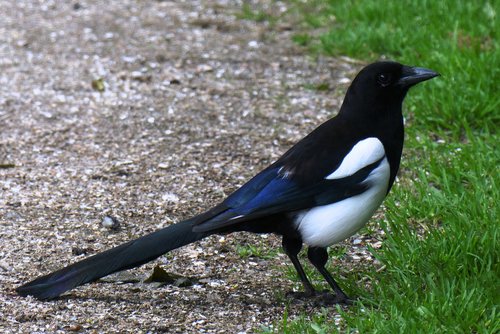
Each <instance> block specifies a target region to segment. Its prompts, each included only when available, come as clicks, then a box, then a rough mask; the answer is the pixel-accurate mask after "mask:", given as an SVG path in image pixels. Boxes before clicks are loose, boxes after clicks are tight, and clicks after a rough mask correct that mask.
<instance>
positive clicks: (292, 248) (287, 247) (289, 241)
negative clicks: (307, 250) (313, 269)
mask: <svg viewBox="0 0 500 334" xmlns="http://www.w3.org/2000/svg"><path fill="white" fill-rule="evenodd" d="M282 245H283V249H284V251H285V253H286V255H288V257H289V258H290V260H291V261H292V263H293V266H294V267H295V270H297V273H298V274H299V277H300V280H301V282H302V285H304V293H301V294H297V295H298V296H299V297H300V296H304V297H310V296H314V295H315V294H316V291H315V290H314V288H313V286H312V284H311V282H309V279H308V278H307V276H306V273H305V272H304V268H302V265H301V264H300V262H299V259H298V258H297V254H299V252H300V250H301V249H302V240H300V239H297V238H290V237H286V236H283V240H282Z"/></svg>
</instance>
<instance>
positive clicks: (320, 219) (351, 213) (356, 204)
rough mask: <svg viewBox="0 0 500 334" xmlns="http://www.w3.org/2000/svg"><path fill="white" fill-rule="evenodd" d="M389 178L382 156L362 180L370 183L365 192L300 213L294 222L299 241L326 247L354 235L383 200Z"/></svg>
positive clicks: (388, 169)
mask: <svg viewBox="0 0 500 334" xmlns="http://www.w3.org/2000/svg"><path fill="white" fill-rule="evenodd" d="M389 177H390V168H389V163H388V161H387V158H384V160H382V162H381V163H380V164H379V165H378V166H377V168H375V169H374V170H373V171H372V172H371V173H370V174H369V175H368V177H367V178H366V180H365V181H364V182H363V183H366V184H367V185H368V186H369V188H368V190H366V191H365V192H363V193H361V194H359V195H357V196H353V197H350V198H347V199H345V200H343V201H340V202H336V203H332V204H328V205H324V206H319V207H315V208H313V209H309V210H304V211H302V212H299V213H298V214H297V215H296V216H295V224H296V225H297V229H298V230H299V232H300V234H301V236H302V240H303V241H304V242H305V243H306V244H307V245H309V246H313V247H328V246H330V245H333V244H335V243H337V242H339V241H342V240H344V239H346V238H348V237H350V236H351V235H353V234H354V233H355V232H356V231H358V230H359V229H360V228H361V227H363V226H364V225H365V224H366V223H367V222H368V220H369V219H370V218H371V216H372V215H373V213H374V212H375V210H377V208H378V207H379V206H380V204H381V203H382V201H383V200H384V198H385V195H386V193H387V187H388V185H389Z"/></svg>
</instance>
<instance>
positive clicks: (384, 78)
mask: <svg viewBox="0 0 500 334" xmlns="http://www.w3.org/2000/svg"><path fill="white" fill-rule="evenodd" d="M377 82H378V83H379V84H380V85H381V86H382V87H387V86H389V84H390V83H391V76H390V75H389V74H386V73H380V74H379V75H377Z"/></svg>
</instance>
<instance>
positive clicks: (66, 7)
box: [0, 0, 371, 333]
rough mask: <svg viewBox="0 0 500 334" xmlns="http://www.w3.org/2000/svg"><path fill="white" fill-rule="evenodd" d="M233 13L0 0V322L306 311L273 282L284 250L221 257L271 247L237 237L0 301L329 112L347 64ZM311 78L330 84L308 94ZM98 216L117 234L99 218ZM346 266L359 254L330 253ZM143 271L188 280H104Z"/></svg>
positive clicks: (199, 207) (206, 188) (252, 323)
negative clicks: (76, 284) (315, 56)
mask: <svg viewBox="0 0 500 334" xmlns="http://www.w3.org/2000/svg"><path fill="white" fill-rule="evenodd" d="M262 2H263V3H264V4H261V5H262V6H264V7H265V2H264V1H262ZM270 3H272V6H273V7H271V8H269V9H268V10H272V11H274V12H278V11H284V10H285V9H286V8H285V7H284V6H285V5H284V4H281V3H280V2H274V1H273V2H270ZM240 11H241V3H237V2H235V1H230V0H227V1H215V0H211V1H209V0H207V1H179V2H177V1H160V0H158V1H132V0H126V1H112V2H103V1H79V2H76V1H64V2H63V1H19V2H18V1H8V0H3V1H0V13H2V15H1V16H2V17H1V19H0V226H1V227H0V240H1V245H2V247H1V249H0V280H1V288H0V291H1V294H0V308H1V310H2V311H1V313H2V316H1V318H0V331H1V332H8V333H17V332H19V333H42V332H43V333H45V332H46V333H55V332H61V333H63V332H90V333H101V332H102V333H125V332H131V333H141V332H144V333H145V332H153V333H156V332H168V333H183V332H189V333H198V332H220V333H223V332H227V333H237V332H252V331H255V330H256V329H259V328H260V327H261V326H269V325H270V324H272V323H273V322H275V321H279V320H280V319H282V317H283V313H284V311H285V309H287V310H288V314H289V317H290V318H293V317H295V316H296V315H298V314H300V313H301V312H304V311H305V312H308V313H313V312H316V311H318V310H317V309H315V308H314V307H313V306H312V305H309V304H308V303H300V302H299V303H297V302H289V301H288V300H287V299H286V298H285V297H283V296H284V295H285V293H286V292H287V291H289V290H291V289H293V288H297V287H299V286H298V284H297V283H294V282H291V281H290V280H288V279H287V278H286V277H284V275H283V267H284V266H285V264H287V263H288V261H287V259H286V257H285V256H284V255H283V254H281V253H278V254H277V255H276V256H274V257H273V258H271V259H262V258H260V257H242V256H240V255H238V252H237V250H238V249H241V247H244V246H245V245H246V244H254V245H257V246H258V247H262V248H263V249H267V248H274V249H275V250H277V249H279V245H280V240H279V239H278V238H276V237H274V236H254V235H249V234H243V233H242V234H237V235H230V236H225V237H220V236H214V237H211V238H209V239H206V240H204V241H201V242H198V243H196V244H194V245H190V246H187V247H184V248H182V249H180V250H177V251H175V252H172V253H171V254H169V255H167V256H164V257H162V258H160V259H158V260H157V261H154V262H153V263H150V264H147V265H145V266H143V267H141V268H139V269H135V270H131V271H129V272H128V274H127V276H118V277H116V276H115V278H113V277H112V278H111V279H109V280H107V281H105V282H99V283H95V284H90V285H86V286H84V287H81V288H78V289H75V290H73V291H71V292H69V293H67V294H66V295H64V296H63V297H62V298H60V299H58V300H55V301H51V302H38V301H36V300H34V299H32V298H20V297H18V296H17V295H16V294H15V293H14V288H15V287H16V286H17V285H19V284H20V283H22V282H25V281H27V280H28V279H32V278H34V277H36V276H38V275H40V274H42V273H47V272H49V271H51V270H54V269H57V268H60V267H61V266H64V265H66V264H69V263H71V262H74V261H75V260H78V259H81V258H83V257H85V256H88V255H90V254H94V253H96V252H98V251H101V250H104V249H107V248H109V247H111V246H114V245H118V244H120V243H122V242H124V241H127V240H130V239H131V238H135V237H138V236H141V235H143V234H145V233H148V232H151V231H154V230H156V229H158V228H160V227H163V226H166V225H168V224H171V223H174V222H177V221H179V220H182V219H183V218H187V217H189V216H192V215H194V214H196V213H199V212H201V211H203V210H204V209H207V208H209V207H210V206H211V205H213V204H215V203H217V202H218V201H220V200H222V199H223V198H224V197H225V196H226V195H228V194H229V193H230V192H231V191H232V190H234V189H235V188H236V187H238V186H240V185H241V184H243V182H244V181H245V180H247V179H248V178H250V177H251V176H252V175H254V174H255V173H256V172H258V171H259V170H260V169H261V168H263V167H265V166H266V165H267V164H269V163H271V162H272V161H273V160H275V159H276V158H277V157H278V156H279V155H280V154H282V153H283V152H284V151H285V150H286V149H287V148H288V147H290V146H291V145H292V144H293V143H294V142H296V141H297V140H299V139H300V138H301V137H302V136H304V135H305V134H306V133H308V132H309V131H310V130H312V129H313V128H314V127H316V126H317V125H318V124H320V123H321V122H322V121H324V120H326V119H327V118H328V117H330V116H331V115H332V113H333V112H334V111H335V110H337V109H338V106H339V103H340V101H339V98H338V97H339V96H341V93H342V91H343V90H344V89H345V86H346V83H348V79H346V78H350V77H352V76H353V75H354V73H355V68H356V67H357V66H355V65H353V64H352V63H349V62H347V61H345V60H344V61H338V60H333V59H319V60H315V61H313V60H311V59H310V58H309V57H308V56H306V55H305V54H304V53H303V51H301V50H300V49H299V48H297V47H296V46H294V45H293V43H292V42H291V41H290V36H291V34H293V26H287V25H285V24H280V23H278V24H277V25H273V26H270V25H269V24H267V23H266V22H262V23H256V22H250V21H245V20H239V19H237V14H238V13H240ZM319 83H327V84H328V85H329V87H334V88H339V89H338V91H337V90H336V89H334V88H331V89H329V90H328V91H315V90H311V89H310V88H308V87H311V86H314V85H316V84H319ZM107 215H110V216H113V217H116V218H117V219H118V221H120V227H119V229H118V230H116V231H115V230H110V229H108V228H106V227H104V226H103V225H102V221H103V219H104V217H106V216H107ZM366 242H368V241H366ZM364 244H365V240H364V239H363V241H362V242H361V243H358V245H357V246H349V247H351V251H352V252H350V254H356V252H358V254H365V253H366V252H365V251H364V249H365V248H364ZM353 247H354V248H353ZM259 249H260V248H259ZM334 261H336V260H334ZM360 262H363V263H365V264H370V262H371V259H370V258H369V257H366V256H361V257H360V256H356V255H353V256H347V257H345V258H344V259H342V261H341V262H340V263H342V264H343V265H344V266H349V263H353V264H356V265H359V263H360ZM158 264H160V265H161V266H162V267H163V268H164V269H165V270H166V271H168V272H172V273H176V274H180V275H183V276H187V277H194V278H195V281H194V284H190V285H189V286H187V287H177V286H174V285H164V286H161V287H158V285H157V284H156V285H155V284H145V283H128V284H121V283H120V282H121V281H123V280H125V281H136V280H138V279H142V278H145V277H147V276H148V275H150V273H151V272H152V268H153V267H154V266H156V265H158ZM344 270H347V269H345V268H344ZM335 313H336V312H335V310H334V309H332V310H331V314H332V319H333V318H334V317H335Z"/></svg>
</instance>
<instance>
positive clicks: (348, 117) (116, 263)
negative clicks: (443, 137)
mask: <svg viewBox="0 0 500 334" xmlns="http://www.w3.org/2000/svg"><path fill="white" fill-rule="evenodd" d="M438 75H439V74H438V73H436V72H434V71H431V70H429V69H425V68H419V67H410V66H405V65H402V64H399V63H397V62H391V61H383V62H376V63H373V64H370V65H368V66H366V67H365V68H363V69H362V70H361V71H360V72H359V73H358V75H357V76H356V77H355V79H354V80H353V81H352V83H351V85H350V87H349V88H348V90H347V92H346V95H345V98H344V101H343V103H342V106H341V108H340V111H339V113H338V114H337V116H335V117H334V118H332V119H330V120H328V121H326V122H325V123H323V124H322V125H320V126H319V127H318V128H316V129H315V130H314V131H313V132H311V133H310V134H309V135H307V136H306V137H305V138H303V139H302V140H301V141H299V142H298V143H297V144H296V145H294V146H293V147H292V148H290V149H289V150H288V151H287V152H286V153H284V154H283V155H282V156H281V157H280V158H279V159H278V160H277V161H276V162H274V163H273V164H271V165H270V166H269V167H267V168H265V169H264V170H263V171H261V172H260V173H258V174H257V175H256V176H254V177H253V178H252V179H250V181H248V182H247V183H246V184H244V185H243V186H242V187H240V188H239V189H237V190H236V191H234V192H233V193H232V194H231V195H229V196H228V197H227V198H226V199H225V200H224V201H222V202H221V203H220V204H218V205H216V206H215V207H213V208H211V209H209V210H208V211H206V212H204V213H201V214H199V215H197V216H195V217H193V218H190V219H187V220H185V221H182V222H179V223H177V224H173V225H170V226H167V227H165V228H163V229H161V230H158V231H156V232H153V233H151V234H148V235H145V236H143V237H140V238H138V239H135V240H132V241H129V242H127V243H124V244H122V245H119V246H117V247H115V248H112V249H109V250H107V251H104V252H101V253H98V254H96V255H93V256H91V257H88V258H86V259H84V260H82V261H79V262H76V263H74V264H71V265H69V266H67V267H65V268H62V269H60V270H57V271H55V272H52V273H50V274H48V275H45V276H42V277H39V278H36V279H35V280H33V281H31V282H29V283H26V284H24V285H22V286H20V287H18V288H17V289H16V291H17V293H18V294H19V295H21V296H27V295H31V296H34V297H35V298H38V299H40V300H47V299H53V298H56V297H57V296H59V295H61V294H62V293H64V292H66V291H68V290H70V289H73V288H75V287H77V286H79V285H82V284H85V283H89V282H93V281H96V280H97V279H99V278H101V277H104V276H106V275H109V274H111V273H114V272H117V271H121V270H125V269H130V268H134V267H137V266H140V265H142V264H144V263H147V262H150V261H152V260H154V259H156V258H157V257H159V256H161V255H163V254H165V253H167V252H169V251H171V250H173V249H176V248H178V247H181V246H184V245H187V244H190V243H193V242H195V241H198V240H201V239H203V238H206V237H208V236H210V235H213V234H228V233H232V232H240V231H247V232H254V233H274V234H277V235H280V236H282V246H283V250H284V252H285V253H286V254H287V255H288V257H289V258H290V260H291V262H292V264H293V266H294V267H295V269H296V271H297V273H298V276H299V277H300V280H301V282H302V284H303V286H304V292H301V293H300V294H301V295H302V296H303V297H304V296H307V297H313V296H316V297H318V296H320V297H322V298H323V297H324V299H325V300H326V301H329V302H330V303H347V302H349V301H350V299H349V297H348V296H347V295H346V294H345V293H344V292H343V291H342V289H341V288H340V286H339V285H338V284H337V282H336V281H335V280H334V278H333V277H332V275H331V274H330V273H329V272H328V271H327V269H326V268H325V264H326V262H327V260H328V253H327V247H328V246H330V245H333V244H335V243H338V242H339V241H342V240H344V239H346V238H348V237H349V236H351V235H353V234H354V233H355V232H356V231H357V230H359V229H360V228H361V227H363V226H364V225H365V224H366V223H367V221H368V220H369V219H370V218H371V216H372V215H373V213H374V212H375V210H376V209H377V208H378V207H379V206H380V204H381V203H382V201H383V200H384V198H385V197H386V195H387V194H388V192H389V190H390V189H391V187H392V185H393V183H394V180H395V178H396V173H397V171H398V169H399V164H400V159H401V153H402V150H403V140H404V125H403V115H402V104H403V99H404V98H405V95H406V93H407V92H408V90H409V88H410V87H412V86H413V85H415V84H417V83H419V82H422V81H425V80H429V79H431V78H434V77H436V76H438ZM303 244H306V245H307V246H308V251H307V256H308V259H309V261H310V262H311V263H312V264H313V265H314V267H315V268H316V269H317V270H318V271H319V272H320V273H321V275H322V276H323V277H324V279H325V280H326V282H327V283H328V284H329V286H330V287H331V289H332V290H333V292H334V293H331V292H330V293H329V292H317V291H316V290H315V289H314V288H313V286H312V284H311V282H310V281H309V279H308V278H307V276H306V274H305V272H304V269H303V267H302V265H301V263H300V262H299V259H298V257H297V255H298V253H299V252H300V250H301V249H302V246H303Z"/></svg>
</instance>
